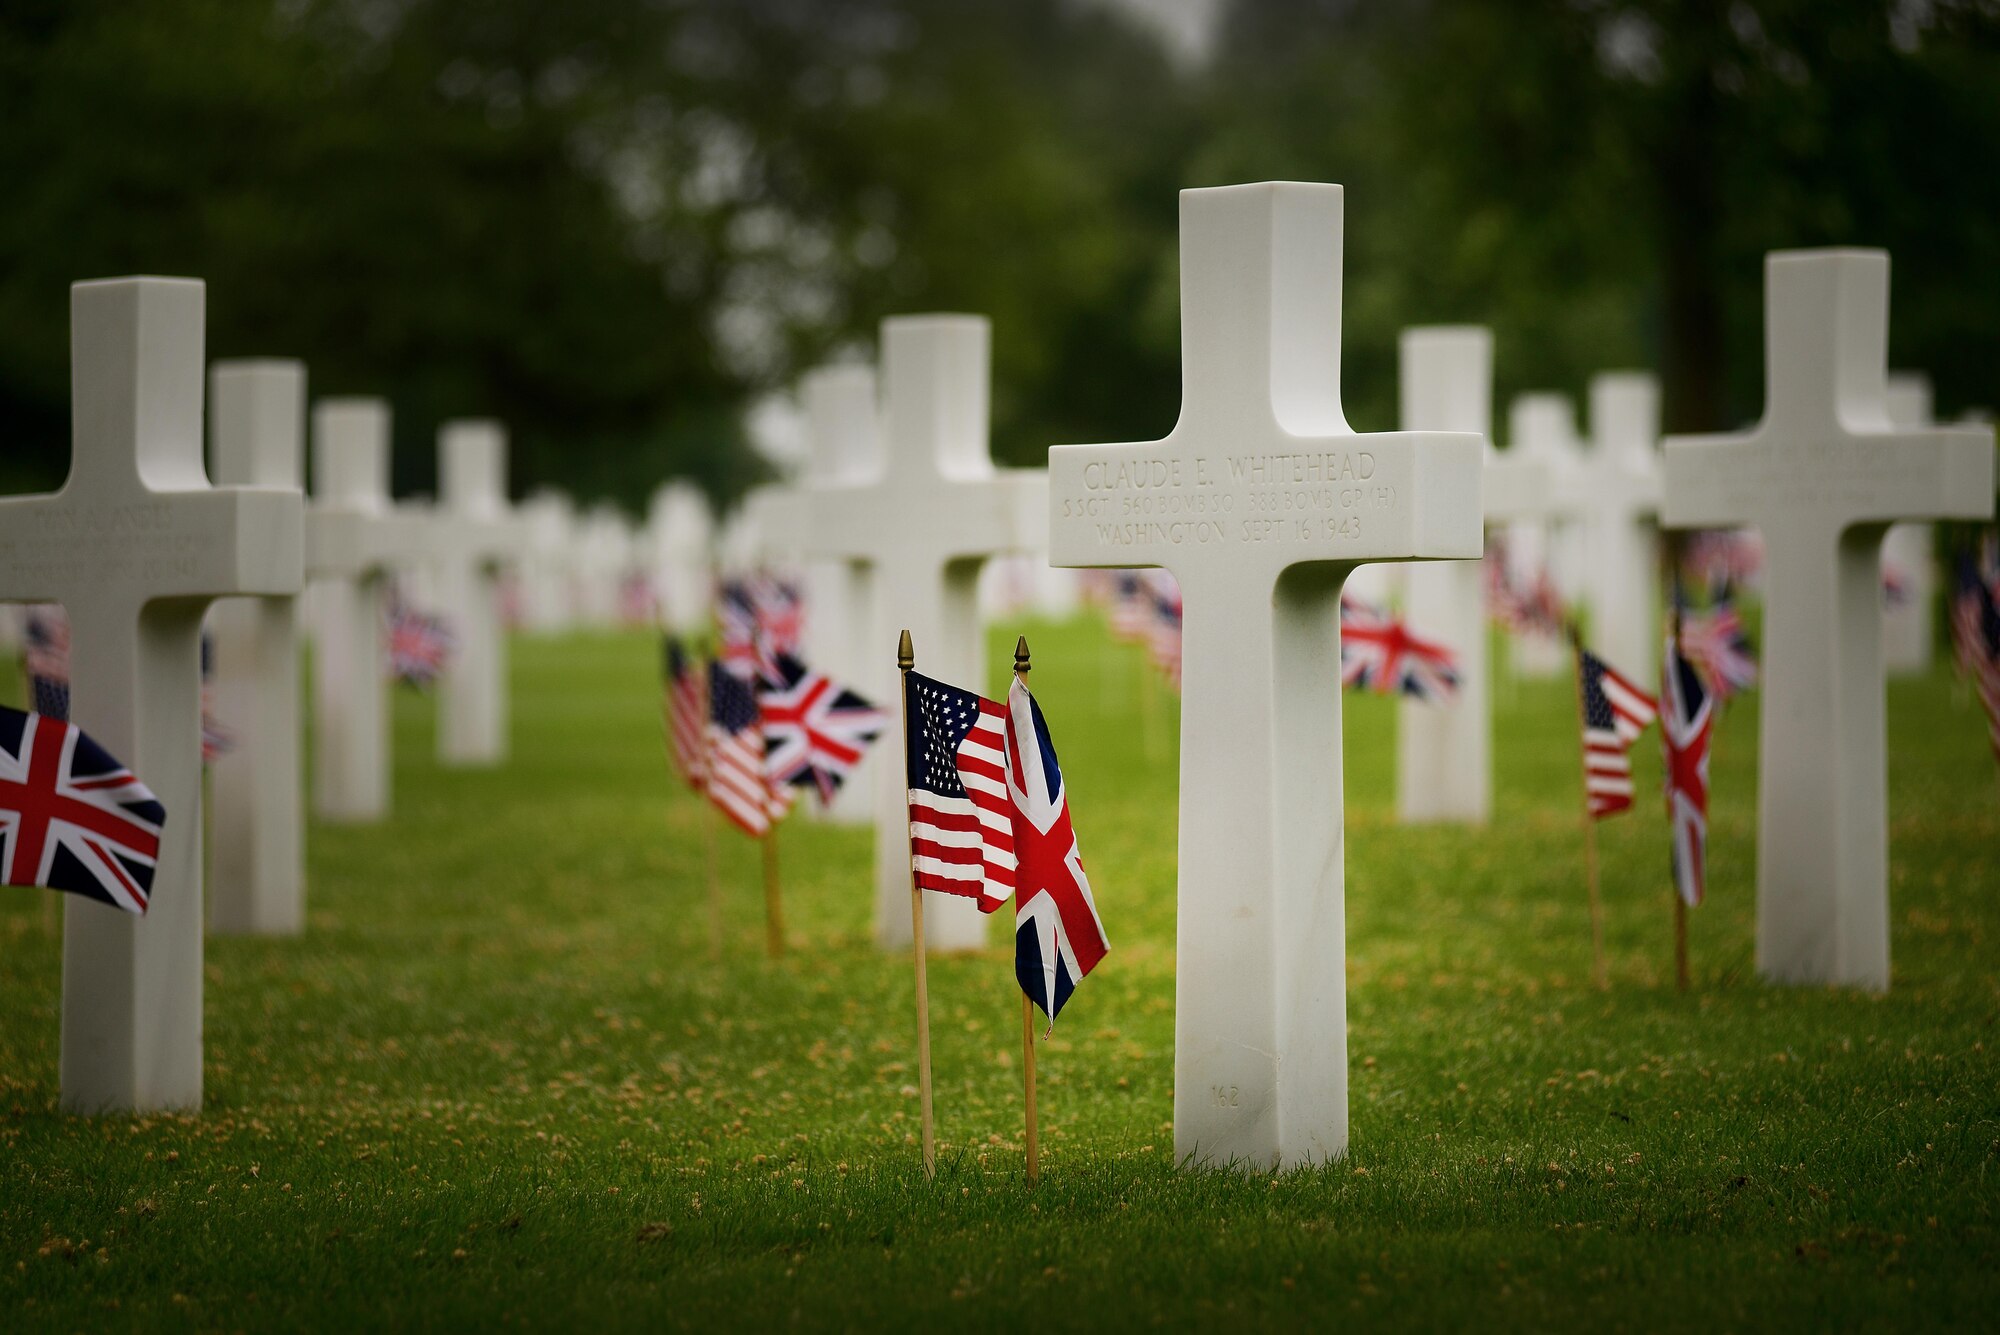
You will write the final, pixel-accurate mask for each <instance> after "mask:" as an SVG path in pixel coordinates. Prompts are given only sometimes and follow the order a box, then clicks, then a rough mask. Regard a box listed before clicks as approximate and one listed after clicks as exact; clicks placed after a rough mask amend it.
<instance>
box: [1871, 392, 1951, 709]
mask: <svg viewBox="0 0 2000 1335" xmlns="http://www.w3.org/2000/svg"><path fill="white" fill-rule="evenodd" d="M1889 424H1890V425H1891V426H1893V427H1896V428H1898V429H1899V430H1903V431H1917V430H1921V429H1922V428H1924V427H1927V426H1932V425H1934V421H1933V419H1932V417H1931V382H1930V377H1929V376H1926V375H1923V374H1921V373H1919V372H1913V371H1903V372H1897V373H1892V374H1891V375H1890V376H1889ZM1934 545H1935V536H1934V529H1933V526H1932V525H1930V524H1891V525H1889V532H1888V535H1887V536H1886V537H1884V538H1883V539H1882V569H1883V571H1884V573H1891V572H1893V573H1894V574H1895V576H1896V578H1897V579H1898V581H1900V583H1901V585H1902V587H1901V589H1900V590H1899V591H1898V596H1897V597H1896V598H1893V599H1891V598H1889V597H1888V596H1887V595H1886V594H1885V595H1884V600H1883V604H1882V665H1883V667H1885V668H1887V669H1888V670H1889V673H1890V674H1891V675H1892V676H1898V677H1921V676H1924V675H1926V674H1928V673H1929V672H1930V670H1931V660H1932V659H1933V658H1935V657H1936V644H1935V637H1936V635H1937V625H1936V621H1937V613H1936V599H1937V555H1936V552H1935V551H1934V550H1933V548H1934Z"/></svg>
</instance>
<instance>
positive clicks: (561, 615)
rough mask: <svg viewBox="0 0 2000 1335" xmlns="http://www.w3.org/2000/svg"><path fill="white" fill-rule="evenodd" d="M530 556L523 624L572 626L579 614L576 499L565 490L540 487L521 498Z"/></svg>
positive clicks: (540, 628) (555, 628)
mask: <svg viewBox="0 0 2000 1335" xmlns="http://www.w3.org/2000/svg"><path fill="white" fill-rule="evenodd" d="M521 518H522V520H523V521H524V523H525V524H526V526H527V533H526V537H525V541H526V543H527V559H526V561H525V562H524V565H523V568H522V570H521V571H520V580H521V620H522V624H523V628H524V629H526V630H529V631H533V632H536V633H539V634H545V635H546V634H555V633H558V632H560V631H564V630H567V629H569V625H570V622H571V620H572V619H573V618H574V617H575V615H576V609H575V607H574V603H575V600H576V589H575V565H576V550H575V544H576V505H575V503H574V502H572V501H571V500H570V498H569V497H568V496H566V495H564V494H563V493H562V492H560V491H557V490H555V489H553V488H549V487H541V488H537V489H536V490H535V491H533V492H530V493H529V495H528V498H527V499H526V500H524V501H522V502H521Z"/></svg>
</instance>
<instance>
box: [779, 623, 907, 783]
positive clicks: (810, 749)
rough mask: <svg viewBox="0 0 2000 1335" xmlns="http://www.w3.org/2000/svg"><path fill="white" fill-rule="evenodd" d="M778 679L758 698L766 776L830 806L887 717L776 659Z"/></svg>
mask: <svg viewBox="0 0 2000 1335" xmlns="http://www.w3.org/2000/svg"><path fill="white" fill-rule="evenodd" d="M773 666H775V667H776V668H777V676H776V677H774V678H772V679H770V680H767V681H765V682H764V683H763V684H762V688H761V689H760V690H759V691H758V692H757V709H758V712H759V716H760V718H761V721H762V726H763V729H764V775H765V777H766V779H768V780H769V781H770V782H771V783H772V784H774V785H789V786H793V787H803V786H804V785H806V784H812V785H813V786H814V787H815V788H817V789H818V790H819V797H820V802H821V803H822V804H825V803H829V802H831V801H833V795H834V793H835V791H836V790H838V789H839V787H840V785H841V783H842V782H843V781H845V780H846V778H847V776H848V775H849V774H850V773H852V772H853V769H854V767H855V765H857V764H859V763H860V761H861V756H862V753H864V752H865V751H867V749H868V746H869V744H870V743H872V742H873V741H874V740H875V739H876V738H877V737H879V736H880V735H881V733H882V729H883V727H884V726H885V725H886V723H887V722H888V719H887V716H886V715H885V714H884V713H883V712H882V711H881V710H879V709H877V708H876V707H875V706H874V705H871V704H869V703H868V702H867V701H866V700H864V699H862V698H861V697H860V696H859V695H857V694H856V693H855V692H853V691H851V690H849V689H848V688H846V687H845V686H842V685H840V684H839V683H837V682H835V681H834V680H833V679H832V678H831V677H829V676H827V675H826V674H825V673H823V672H817V671H814V670H813V669H812V668H809V667H807V666H806V665H805V664H804V663H801V662H800V661H799V660H798V659H796V658H793V657H792V656H791V655H790V654H786V653H780V654H779V655H777V661H776V662H775V664H774V665H773Z"/></svg>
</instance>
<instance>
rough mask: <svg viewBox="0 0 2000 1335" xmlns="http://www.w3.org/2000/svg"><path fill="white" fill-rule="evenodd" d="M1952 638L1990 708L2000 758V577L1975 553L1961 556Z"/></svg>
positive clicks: (1989, 725) (1990, 729) (1991, 734)
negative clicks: (1989, 571)
mask: <svg viewBox="0 0 2000 1335" xmlns="http://www.w3.org/2000/svg"><path fill="white" fill-rule="evenodd" d="M1951 639H1952V645H1953V648H1954V650H1955V651H1956V655H1957V660H1958V669H1959V671H1960V672H1961V673H1962V674H1964V676H1965V678H1966V680H1967V681H1970V682H1971V683H1972V690H1973V694H1975V695H1977V696H1978V697H1979V704H1980V708H1982V709H1984V710H1985V711H1986V736H1987V740H1988V741H1989V742H1991V743H1992V746H1993V755H1994V758H1995V759H2000V578H1993V577H1987V576H1986V575H1985V574H1984V572H1982V571H1981V570H1980V568H1979V565H1978V564H1977V563H1975V562H1974V560H1973V559H1972V557H1971V556H1969V555H1968V556H1964V557H1962V558H1960V560H1959V563H1958V579H1957V583H1956V586H1955V587H1954V589H1953V591H1952V598H1951Z"/></svg>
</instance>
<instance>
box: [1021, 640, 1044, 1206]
mask: <svg viewBox="0 0 2000 1335" xmlns="http://www.w3.org/2000/svg"><path fill="white" fill-rule="evenodd" d="M1032 666H1033V665H1032V664H1031V663H1030V662H1029V661H1028V637H1027V636H1025V635H1023V636H1021V637H1020V638H1019V639H1017V640H1015V641H1014V676H1015V678H1016V679H1017V680H1021V681H1025V680H1026V679H1027V676H1028V673H1029V671H1030V670H1031V668H1032ZM1020 916H1021V900H1020V896H1018V895H1016V896H1015V898H1014V917H1015V919H1016V921H1017V922H1018V921H1019V919H1020ZM1021 1079H1022V1082H1023V1089H1024V1090H1025V1093H1026V1097H1025V1100H1024V1102H1025V1104H1026V1108H1027V1116H1028V1181H1029V1182H1033V1181H1035V1179H1037V1178H1039V1177H1040V1176H1041V1175H1042V1140H1041V1128H1040V1127H1039V1126H1038V1125H1036V1122H1035V1003H1034V1002H1032V1001H1030V1000H1029V999H1028V994H1027V993H1026V992H1025V991H1024V992H1022V993H1021Z"/></svg>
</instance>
